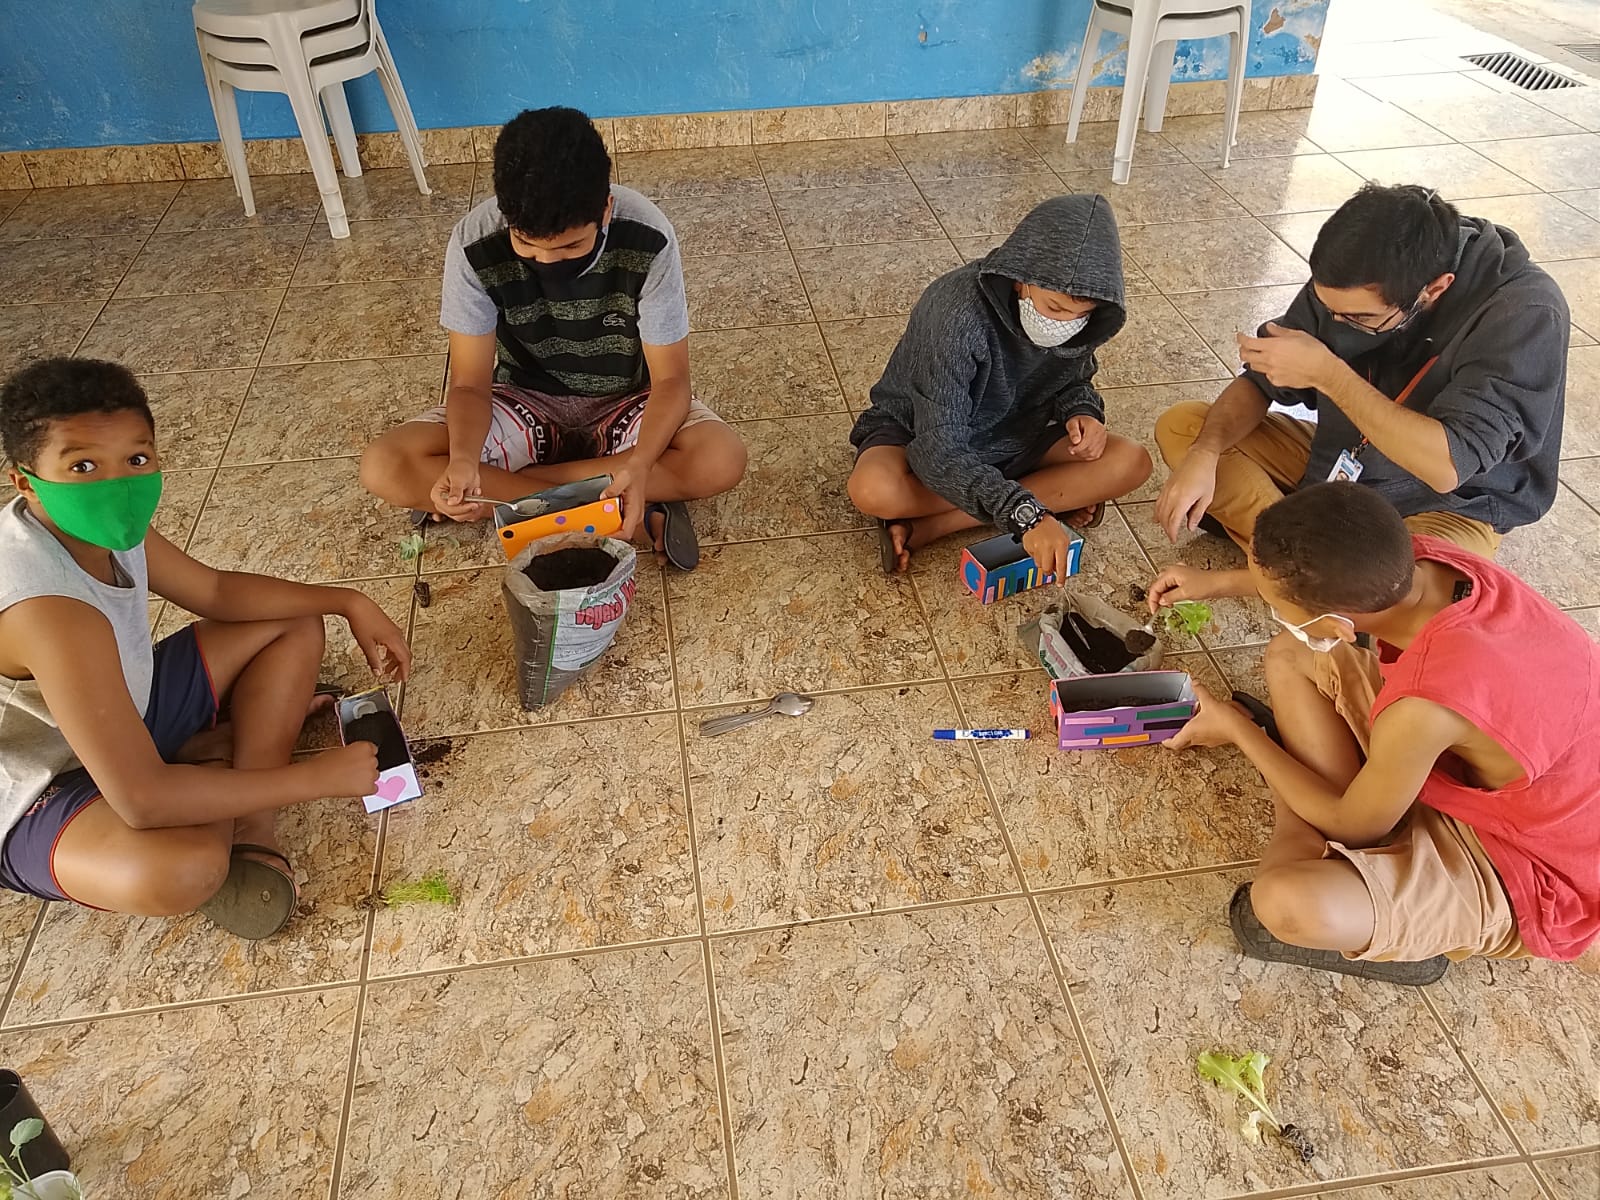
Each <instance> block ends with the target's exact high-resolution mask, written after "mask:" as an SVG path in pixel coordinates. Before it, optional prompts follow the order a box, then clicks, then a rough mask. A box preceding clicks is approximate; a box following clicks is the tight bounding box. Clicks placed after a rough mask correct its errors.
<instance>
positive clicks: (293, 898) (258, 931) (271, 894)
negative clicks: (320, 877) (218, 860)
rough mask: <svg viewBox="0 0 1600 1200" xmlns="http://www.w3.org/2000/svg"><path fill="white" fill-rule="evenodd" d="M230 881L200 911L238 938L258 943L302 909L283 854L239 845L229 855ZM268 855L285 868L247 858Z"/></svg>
mask: <svg viewBox="0 0 1600 1200" xmlns="http://www.w3.org/2000/svg"><path fill="white" fill-rule="evenodd" d="M229 853H230V855H231V856H232V858H231V861H230V862H229V864H228V878H227V879H225V880H223V883H222V886H221V887H220V888H218V889H217V894H216V895H215V896H212V897H211V899H209V900H207V901H206V902H205V903H204V904H202V905H201V906H200V908H199V911H200V913H201V914H202V915H204V916H207V917H209V918H211V921H212V923H213V924H215V925H217V926H219V927H220V928H222V929H226V930H227V931H228V932H229V933H231V934H233V935H235V936H236V937H241V938H244V939H246V940H247V941H258V940H260V939H261V938H268V937H271V936H272V935H273V934H275V933H277V932H279V931H280V930H282V929H283V927H284V926H285V925H287V924H288V923H289V919H290V918H291V917H293V916H294V912H295V909H296V908H298V907H299V905H300V893H299V892H298V891H297V890H296V888H295V885H294V868H293V867H292V866H290V865H289V859H288V857H287V856H286V855H285V854H284V853H283V851H282V850H274V849H273V848H272V847H271V846H257V845H255V844H253V843H251V842H239V843H237V844H235V845H234V847H233V849H232V850H230V851H229ZM247 853H248V854H265V855H266V856H268V857H269V858H275V859H277V860H278V861H279V862H281V863H282V864H283V869H282V870H281V871H280V870H279V869H278V868H277V867H275V866H272V865H271V864H270V863H264V862H262V861H261V860H260V859H255V858H245V857H244V855H245V854H247Z"/></svg>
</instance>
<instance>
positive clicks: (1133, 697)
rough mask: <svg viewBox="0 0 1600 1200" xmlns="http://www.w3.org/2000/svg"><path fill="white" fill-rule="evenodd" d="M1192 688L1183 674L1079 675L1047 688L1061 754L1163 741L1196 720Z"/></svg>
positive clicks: (1176, 672) (1156, 672) (1057, 681)
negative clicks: (1190, 719) (1062, 751)
mask: <svg viewBox="0 0 1600 1200" xmlns="http://www.w3.org/2000/svg"><path fill="white" fill-rule="evenodd" d="M1194 706H1195V694H1194V686H1193V685H1192V684H1191V683H1190V682H1189V676H1188V675H1186V674H1184V673H1183V672H1182V671H1127V672H1123V673H1121V674H1118V675H1082V676H1079V677H1078V678H1076V679H1056V680H1052V681H1051V684H1050V715H1051V716H1053V717H1055V719H1056V732H1057V735H1058V741H1059V743H1060V746H1061V749H1063V750H1102V749H1115V748H1117V747H1120V746H1145V745H1151V744H1153V743H1155V742H1164V741H1166V740H1167V739H1168V738H1170V737H1172V736H1173V735H1174V734H1175V733H1177V732H1178V730H1180V729H1182V728H1183V727H1184V725H1186V724H1187V723H1188V721H1189V718H1190V717H1192V716H1194Z"/></svg>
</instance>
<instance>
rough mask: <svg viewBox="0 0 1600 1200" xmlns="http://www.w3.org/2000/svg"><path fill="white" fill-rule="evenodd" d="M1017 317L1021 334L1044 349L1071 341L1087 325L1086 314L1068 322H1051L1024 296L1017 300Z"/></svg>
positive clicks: (1087, 316)
mask: <svg viewBox="0 0 1600 1200" xmlns="http://www.w3.org/2000/svg"><path fill="white" fill-rule="evenodd" d="M1017 315H1018V316H1019V317H1021V318H1022V332H1023V333H1025V334H1027V335H1028V340H1029V341H1030V342H1032V343H1033V344H1034V345H1035V346H1040V347H1043V348H1046V349H1048V348H1049V347H1051V346H1060V345H1063V344H1064V343H1066V342H1069V341H1071V340H1072V339H1073V338H1075V337H1077V336H1078V334H1079V332H1081V331H1082V329H1083V327H1084V326H1085V325H1087V324H1088V323H1089V315H1088V314H1087V313H1085V314H1084V315H1083V316H1081V317H1074V318H1073V319H1072V320H1070V321H1056V320H1053V319H1051V318H1050V317H1047V316H1045V315H1044V314H1043V313H1042V312H1040V311H1039V310H1038V309H1037V308H1035V307H1034V306H1033V301H1032V300H1030V299H1028V298H1027V297H1026V296H1020V297H1018V299H1017Z"/></svg>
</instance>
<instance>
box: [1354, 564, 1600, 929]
mask: <svg viewBox="0 0 1600 1200" xmlns="http://www.w3.org/2000/svg"><path fill="white" fill-rule="evenodd" d="M1413 542H1414V544H1415V548H1416V556H1417V558H1418V560H1419V561H1420V560H1423V559H1430V560H1432V561H1434V562H1440V563H1445V564H1447V565H1449V566H1451V567H1454V568H1455V569H1456V570H1457V571H1460V572H1461V573H1462V574H1463V575H1465V576H1467V578H1469V579H1470V580H1472V594H1471V595H1469V596H1467V597H1466V598H1465V599H1463V600H1459V601H1457V602H1456V603H1454V604H1452V605H1450V606H1449V607H1448V608H1446V609H1444V610H1442V611H1441V612H1440V613H1439V614H1438V615H1437V616H1435V617H1434V618H1433V619H1432V620H1430V621H1429V622H1428V623H1427V624H1426V625H1424V626H1423V627H1422V631H1421V633H1419V634H1418V635H1417V638H1416V640H1415V641H1413V642H1412V643H1411V645H1410V646H1408V647H1406V649H1405V650H1403V651H1402V652H1401V653H1400V655H1399V657H1397V658H1396V659H1394V661H1392V662H1387V663H1385V664H1384V665H1383V677H1384V683H1383V689H1382V690H1381V691H1380V692H1379V693H1378V699H1377V702H1376V703H1375V704H1374V705H1373V709H1372V716H1373V719H1374V720H1376V719H1377V717H1378V714H1379V713H1381V712H1383V710H1384V709H1385V708H1387V707H1388V706H1389V705H1391V704H1393V703H1394V702H1395V701H1396V700H1399V699H1400V698H1401V697H1403V696H1419V697H1421V698H1422V699H1424V700H1431V701H1433V702H1434V703H1435V704H1441V705H1443V706H1444V707H1445V708H1448V709H1451V710H1452V711H1454V712H1457V713H1460V714H1461V715H1462V716H1463V717H1465V718H1466V719H1467V720H1469V721H1471V722H1472V723H1473V724H1474V725H1476V726H1477V727H1478V728H1479V729H1481V730H1482V731H1483V732H1484V733H1485V734H1486V735H1487V736H1489V737H1491V738H1493V739H1494V740H1495V741H1496V742H1498V743H1499V744H1500V745H1501V746H1502V747H1504V748H1505V750H1506V752H1507V753H1508V754H1510V755H1511V757H1512V758H1514V759H1516V760H1517V762H1518V763H1520V764H1521V765H1522V770H1523V772H1524V774H1525V776H1526V779H1525V780H1523V781H1522V782H1518V783H1514V784H1512V785H1511V786H1510V787H1507V788H1502V789H1500V790H1499V791H1485V790H1483V789H1481V788H1474V787H1469V786H1467V785H1465V784H1463V783H1462V782H1461V781H1460V780H1458V779H1455V778H1453V777H1452V776H1451V775H1450V774H1449V773H1448V772H1447V771H1446V770H1444V769H1442V768H1441V767H1439V766H1437V765H1436V766H1435V767H1434V769H1433V771H1432V773H1430V774H1429V776H1428V778H1427V781H1426V782H1425V783H1424V784H1423V786H1422V793H1421V795H1420V796H1418V797H1417V798H1418V799H1419V800H1421V801H1422V803H1424V804H1426V805H1428V806H1429V807H1430V808H1434V809H1437V810H1438V811H1440V812H1442V813H1445V814H1446V815H1448V816H1451V817H1454V818H1456V820H1458V821H1461V822H1462V823H1463V824H1466V825H1470V826H1471V827H1472V829H1473V831H1474V832H1475V833H1476V834H1477V835H1478V839H1479V840H1480V841H1481V842H1482V843H1483V848H1484V851H1485V852H1486V853H1487V854H1488V855H1489V859H1490V861H1491V862H1493V863H1494V865H1495V869H1496V870H1497V871H1499V873H1500V878H1501V880H1502V881H1503V882H1504V884H1505V888H1506V894H1507V895H1508V896H1509V897H1510V898H1511V907H1512V909H1513V911H1515V913H1516V916H1517V929H1518V932H1519V933H1520V934H1521V935H1522V941H1523V943H1524V945H1526V946H1527V948H1528V949H1529V951H1531V952H1532V953H1534V954H1537V955H1539V956H1540V957H1542V958H1553V959H1559V960H1563V961H1565V960H1568V959H1573V958H1576V957H1578V955H1580V954H1582V953H1583V951H1584V949H1585V948H1586V947H1587V946H1588V945H1589V943H1591V942H1593V941H1594V940H1595V938H1596V936H1597V935H1600V645H1597V644H1596V643H1595V642H1593V641H1591V640H1590V638H1589V635H1588V634H1587V633H1585V632H1584V630H1583V629H1582V627H1581V626H1579V625H1578V624H1577V622H1575V621H1573V620H1572V618H1571V617H1569V616H1567V615H1566V614H1565V613H1563V612H1562V611H1561V610H1560V609H1558V608H1557V607H1556V606H1555V605H1553V604H1551V603H1550V602H1549V601H1548V600H1546V599H1545V598H1544V597H1543V596H1541V595H1539V593H1538V592H1536V591H1534V590H1533V589H1532V588H1531V587H1529V586H1528V585H1527V584H1525V583H1523V582H1522V580H1520V579H1518V578H1517V577H1516V576H1515V575H1513V574H1512V573H1511V572H1510V571H1507V570H1505V569H1504V568H1503V567H1498V566H1496V565H1495V564H1494V563H1492V562H1490V561H1488V560H1487V559H1485V558H1480V557H1479V556H1478V555H1476V554H1472V553H1470V552H1468V551H1466V550H1463V549H1461V548H1460V547H1459V546H1456V545H1454V544H1453V543H1451V542H1446V541H1443V540H1441V539H1439V538H1432V537H1418V538H1414V539H1413Z"/></svg>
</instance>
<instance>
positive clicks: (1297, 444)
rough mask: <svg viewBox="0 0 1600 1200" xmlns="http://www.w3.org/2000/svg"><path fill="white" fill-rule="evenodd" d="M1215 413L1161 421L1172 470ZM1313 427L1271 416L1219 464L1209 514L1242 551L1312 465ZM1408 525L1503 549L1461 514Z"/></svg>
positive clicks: (1489, 549) (1166, 416)
mask: <svg viewBox="0 0 1600 1200" xmlns="http://www.w3.org/2000/svg"><path fill="white" fill-rule="evenodd" d="M1210 411H1211V405H1209V404H1206V403H1203V402H1201V401H1198V400H1188V401H1185V402H1184V403H1182V404H1174V405H1173V406H1172V407H1171V408H1169V409H1167V411H1166V412H1164V413H1162V414H1161V415H1160V416H1159V417H1157V418H1156V445H1158V446H1159V447H1160V448H1161V457H1162V458H1164V459H1166V461H1167V466H1169V467H1176V466H1177V465H1178V464H1179V463H1180V462H1182V461H1183V460H1184V457H1185V456H1186V455H1187V454H1188V453H1189V447H1190V446H1192V445H1194V440H1195V438H1197V437H1199V436H1200V426H1201V425H1203V424H1204V423H1205V419H1206V414H1207V413H1208V412H1210ZM1314 429H1315V426H1313V425H1311V424H1309V423H1307V422H1305V421H1296V420H1295V419H1294V418H1293V417H1286V416H1284V415H1283V414H1282V413H1277V412H1269V413H1268V414H1267V417H1266V420H1264V421H1262V422H1261V424H1260V425H1258V426H1256V428H1255V429H1253V430H1251V431H1250V432H1249V433H1248V434H1246V435H1245V436H1244V438H1243V439H1241V440H1240V442H1239V444H1238V445H1237V446H1234V447H1233V448H1232V449H1231V450H1227V451H1224V452H1223V454H1222V456H1221V457H1220V458H1219V459H1218V460H1217V490H1216V494H1215V496H1214V497H1213V498H1212V500H1211V507H1210V509H1208V510H1207V511H1208V512H1210V514H1211V515H1212V516H1213V517H1215V518H1216V519H1217V521H1218V522H1219V523H1220V524H1221V525H1222V527H1223V528H1224V529H1226V530H1227V531H1228V536H1229V537H1231V538H1233V540H1234V541H1236V542H1238V543H1239V545H1240V546H1241V547H1243V548H1245V549H1247V550H1248V549H1249V548H1250V535H1251V534H1252V533H1254V532H1255V527H1256V518H1257V517H1258V516H1260V515H1261V513H1262V511H1263V510H1264V509H1266V508H1267V507H1269V506H1270V505H1272V504H1274V503H1276V502H1277V501H1279V500H1281V499H1283V497H1284V494H1285V493H1286V492H1289V491H1292V490H1293V489H1294V488H1295V487H1296V485H1298V484H1299V482H1300V477H1301V476H1302V475H1304V474H1305V470H1306V463H1308V462H1309V461H1311V434H1312V432H1313V430H1314ZM1406 526H1407V527H1408V528H1409V529H1410V530H1411V532H1412V533H1422V534H1429V535H1431V536H1433V537H1440V538H1445V539H1447V540H1449V541H1452V542H1454V543H1455V544H1456V545H1458V546H1460V547H1462V548H1463V549H1466V550H1471V551H1472V552H1473V553H1474V554H1481V555H1483V556H1484V557H1485V558H1492V557H1494V552H1495V551H1496V550H1498V549H1499V548H1500V535H1499V534H1498V533H1496V532H1495V531H1494V529H1493V528H1492V527H1491V526H1488V525H1485V524H1484V523H1483V522H1482V521H1475V520H1473V519H1472V518H1471V517H1463V516H1460V515H1459V514H1457V513H1449V512H1427V513H1417V514H1415V515H1414V516H1409V517H1407V518H1406Z"/></svg>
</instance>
